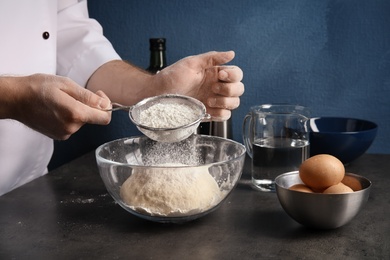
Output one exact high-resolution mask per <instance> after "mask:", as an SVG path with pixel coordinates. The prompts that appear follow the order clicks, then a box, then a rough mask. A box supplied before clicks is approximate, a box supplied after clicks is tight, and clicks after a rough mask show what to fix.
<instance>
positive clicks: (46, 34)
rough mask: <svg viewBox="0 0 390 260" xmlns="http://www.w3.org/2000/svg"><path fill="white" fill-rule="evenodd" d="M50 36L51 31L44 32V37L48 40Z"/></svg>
mask: <svg viewBox="0 0 390 260" xmlns="http://www.w3.org/2000/svg"><path fill="white" fill-rule="evenodd" d="M49 37H50V34H49V32H44V33H42V38H43V39H45V40H47V39H49Z"/></svg>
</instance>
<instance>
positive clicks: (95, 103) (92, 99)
mask: <svg viewBox="0 0 390 260" xmlns="http://www.w3.org/2000/svg"><path fill="white" fill-rule="evenodd" d="M62 90H63V91H64V92H66V93H67V94H68V95H69V96H71V97H73V98H74V99H76V100H78V101H80V102H81V103H83V104H85V105H87V106H90V107H92V108H97V109H103V110H104V109H107V108H109V107H110V106H111V102H110V99H109V98H108V97H107V96H106V95H105V94H104V93H103V91H97V92H96V94H95V93H93V92H92V91H90V90H88V89H85V88H83V87H80V86H78V85H77V84H76V83H74V84H68V85H66V87H65V88H62Z"/></svg>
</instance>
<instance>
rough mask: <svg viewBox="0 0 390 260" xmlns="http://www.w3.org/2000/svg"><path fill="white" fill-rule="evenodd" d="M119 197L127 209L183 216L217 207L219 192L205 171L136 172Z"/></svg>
mask: <svg viewBox="0 0 390 260" xmlns="http://www.w3.org/2000/svg"><path fill="white" fill-rule="evenodd" d="M120 195H121V197H122V199H123V201H124V202H125V203H126V204H127V205H128V206H130V207H133V208H134V209H135V210H137V211H140V212H146V213H148V214H150V215H158V216H182V215H188V214H189V213H191V214H192V213H198V212H202V211H205V210H207V209H209V208H211V207H212V206H214V205H216V204H217V203H218V202H219V200H220V196H221V191H220V189H219V187H218V184H217V183H216V181H215V180H214V178H213V177H212V176H211V175H210V174H209V171H208V168H207V167H183V168H154V169H152V168H137V169H135V170H134V172H133V174H132V175H131V176H130V177H129V178H128V179H127V180H126V181H125V182H124V183H123V185H122V187H121V190H120Z"/></svg>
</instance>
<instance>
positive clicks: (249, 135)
mask: <svg viewBox="0 0 390 260" xmlns="http://www.w3.org/2000/svg"><path fill="white" fill-rule="evenodd" d="M251 124H252V115H251V114H250V113H248V114H247V115H246V116H245V117H244V121H243V123H242V138H243V141H244V145H245V148H246V152H247V153H248V155H249V156H250V157H251V158H253V128H252V127H251Z"/></svg>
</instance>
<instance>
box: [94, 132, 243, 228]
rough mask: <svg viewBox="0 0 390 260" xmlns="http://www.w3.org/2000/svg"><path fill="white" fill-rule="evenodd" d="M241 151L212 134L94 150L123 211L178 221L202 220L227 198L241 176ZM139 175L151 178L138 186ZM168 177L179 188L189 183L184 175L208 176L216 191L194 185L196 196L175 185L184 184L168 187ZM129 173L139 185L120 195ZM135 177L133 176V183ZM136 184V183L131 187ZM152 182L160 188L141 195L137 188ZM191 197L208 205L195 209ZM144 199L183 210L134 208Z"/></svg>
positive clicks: (118, 142)
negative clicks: (178, 205) (183, 204)
mask: <svg viewBox="0 0 390 260" xmlns="http://www.w3.org/2000/svg"><path fill="white" fill-rule="evenodd" d="M245 152H246V150H245V147H244V146H243V145H242V144H240V143H238V142H235V141H232V140H229V139H224V138H220V137H215V136H203V135H197V134H194V135H191V136H190V137H189V138H187V139H185V140H183V141H181V142H176V143H160V142H156V141H153V140H151V139H149V138H147V137H146V136H141V137H131V138H123V139H118V140H115V141H111V142H108V143H105V144H103V145H101V146H100V147H98V148H97V149H96V161H97V165H98V168H99V172H100V176H101V178H102V180H103V182H104V184H105V186H106V188H107V191H108V192H109V193H110V195H111V196H112V197H113V199H114V200H115V201H116V202H117V203H118V204H119V205H120V206H121V207H122V208H124V209H125V210H127V211H128V212H130V213H132V214H134V215H136V216H138V217H141V218H144V219H147V220H151V221H156V222H164V223H179V222H185V221H189V220H193V219H196V218H199V217H202V216H204V215H206V214H208V213H210V212H212V211H214V210H215V209H216V208H217V207H218V206H219V205H220V204H221V203H222V202H223V201H224V199H226V197H227V196H228V195H229V194H230V193H231V191H232V190H233V189H234V187H235V186H236V184H237V182H238V180H239V179H240V177H241V174H242V170H243V166H244V160H245ZM143 174H147V176H149V177H150V176H155V179H153V180H150V179H149V181H146V182H144V183H143V181H145V179H143V180H142V177H146V176H143ZM170 174H172V176H173V175H176V177H177V176H179V178H183V183H184V184H188V179H186V178H187V177H188V176H186V175H189V176H190V177H194V178H195V177H198V176H200V175H196V174H206V175H207V176H206V177H208V178H209V179H210V176H211V177H212V178H211V180H212V182H214V184H213V185H215V187H216V192H214V193H211V192H210V193H209V192H207V191H204V190H202V189H203V185H200V187H197V188H198V190H197V192H198V193H191V191H190V190H192V189H193V187H190V188H188V189H183V188H181V187H179V186H180V185H184V184H181V183H176V185H179V186H175V187H176V188H177V189H173V188H172V185H171V182H170V179H171V178H170ZM178 174H179V175H178ZM180 174H182V175H180ZM132 175H134V176H133V179H132V182H133V183H132V184H133V187H134V185H135V186H137V185H140V186H139V187H138V188H139V189H138V190H133V191H132V192H130V191H129V190H127V191H128V192H127V193H126V194H127V195H124V194H125V193H124V190H122V191H121V189H125V187H127V186H126V184H125V182H126V181H127V180H128V179H129V178H130V176H132ZM209 175H210V176H209ZM135 176H138V179H137V178H135ZM161 176H162V177H161ZM181 176H183V177H181ZM203 177H204V176H203ZM156 178H157V179H156ZM129 180H130V179H129ZM136 181H139V183H134V182H136ZM151 182H158V183H159V189H162V190H148V191H147V192H146V191H145V190H146V188H145V189H143V187H141V185H146V184H150V183H151ZM145 183H146V184H145ZM204 184H205V183H204ZM208 184H210V183H207V185H208ZM207 185H205V186H207ZM122 187H124V188H122ZM145 187H146V186H145ZM183 187H184V186H183ZM149 188H150V187H149ZM164 189H165V190H164ZM178 190H180V192H181V193H179V192H178ZM187 190H188V192H187ZM159 192H160V193H159ZM171 193H174V196H176V198H172V197H169V198H167V197H166V196H170V195H169V194H171ZM167 194H168V195H167ZM124 196H127V200H126V201H128V199H133V202H129V203H134V204H133V205H129V203H126V202H125V200H124ZM129 196H130V198H129ZM174 196H173V197H174ZM194 196H196V197H202V198H203V199H205V200H207V201H210V203H209V204H207V205H206V204H202V205H206V206H203V207H199V204H197V202H198V201H197V199H196V198H195V197H194ZM211 196H212V197H211ZM136 197H137V198H136ZM148 199H149V203H152V204H158V203H159V204H160V205H161V204H164V203H168V204H169V203H170V201H171V200H172V199H173V200H176V201H180V202H182V201H184V202H185V200H188V203H187V204H186V207H185V208H174V207H175V204H174V203H173V204H170V205H169V207H170V211H167V212H164V211H157V210H155V208H154V206H156V205H150V207H149V206H145V205H143V206H140V205H136V204H137V203H138V202H134V200H138V201H145V200H148ZM168 200H169V201H168Z"/></svg>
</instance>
